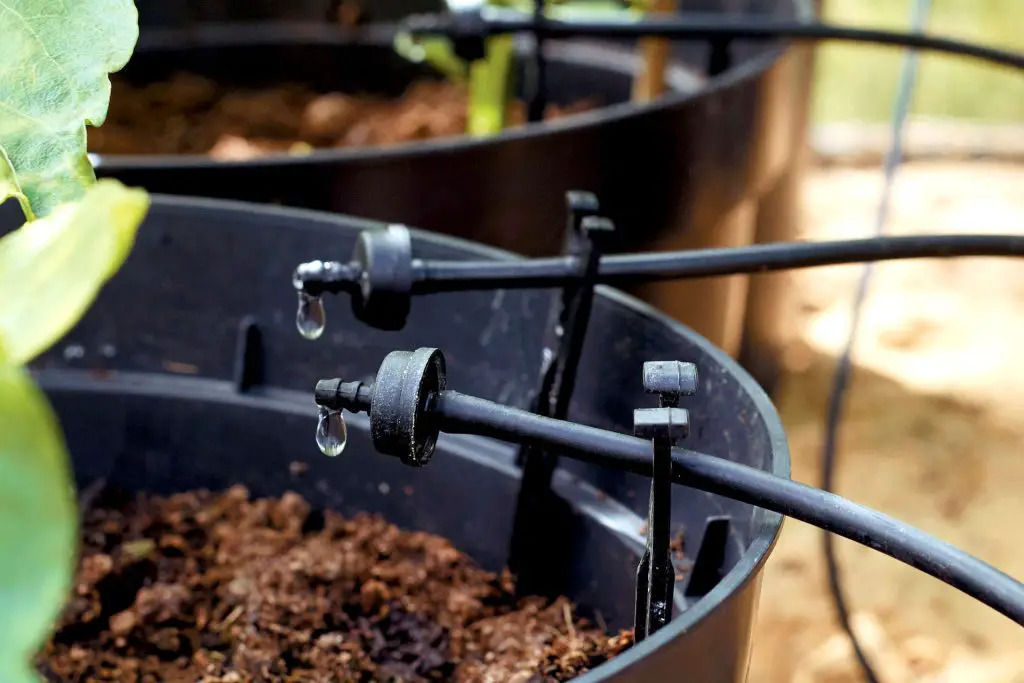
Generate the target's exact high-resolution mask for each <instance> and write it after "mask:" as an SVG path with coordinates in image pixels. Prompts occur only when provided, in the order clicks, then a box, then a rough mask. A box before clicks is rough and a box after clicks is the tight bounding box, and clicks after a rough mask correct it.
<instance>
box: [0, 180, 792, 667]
mask: <svg viewBox="0 0 1024 683" xmlns="http://www.w3.org/2000/svg"><path fill="white" fill-rule="evenodd" d="M3 208H4V211H3V212H0V227H3V228H5V229H10V228H11V227H13V226H14V225H16V224H17V223H16V222H15V220H14V214H15V213H16V207H15V206H14V204H12V203H10V202H9V203H8V204H7V205H5V207H3ZM380 227H381V226H380V225H379V224H376V223H371V222H367V221H363V220H357V219H353V218H348V217H344V216H337V215H330V214H324V213H313V212H305V211H297V210H285V209H279V208H275V207H261V206H255V205H246V204H240V203H234V202H223V201H214V200H198V199H182V198H168V197H156V198H155V200H154V203H153V206H152V209H151V211H150V214H149V216H148V217H147V219H146V221H145V223H144V225H143V226H142V229H141V231H140V233H139V236H138V241H137V244H136V246H135V249H134V251H133V252H132V254H131V256H130V257H129V259H128V261H127V263H126V264H125V266H124V268H123V269H122V270H121V271H120V272H119V273H118V274H117V275H116V276H115V278H114V279H113V280H112V281H111V282H110V283H109V284H108V285H107V287H106V288H105V289H104V290H103V291H102V293H101V295H100V297H99V299H98V301H97V302H96V304H95V305H94V307H93V308H92V309H91V310H90V311H89V312H88V313H87V315H86V316H85V318H84V319H83V320H82V322H81V323H80V324H79V325H78V326H77V327H75V328H74V329H73V330H72V331H71V332H70V333H69V334H68V335H67V336H66V337H65V338H64V339H63V340H62V341H61V342H60V343H59V344H58V345H57V346H56V347H55V348H53V349H52V350H51V351H49V352H48V353H47V354H45V355H44V356H43V357H41V358H40V359H38V361H37V362H36V363H35V364H34V367H35V369H37V370H38V371H39V373H38V377H39V381H40V383H41V384H42V386H43V387H44V388H45V390H46V391H47V393H48V395H49V396H50V398H51V400H52V401H53V404H54V405H55V407H56V409H57V411H58V413H59V416H60V420H61V424H62V425H63V428H64V430H65V433H66V437H67V440H68V444H69V447H70V450H71V452H72V455H73V459H74V465H75V472H76V476H77V479H78V482H79V485H80V486H83V485H87V484H89V483H91V482H94V481H95V480H96V479H97V478H105V479H106V480H107V481H108V482H109V483H110V484H115V485H122V486H126V487H128V488H129V489H135V490H147V491H152V492H158V493H168V492H172V491H183V490H188V489H192V488H197V487H207V488H212V489H223V488H226V487H228V486H230V485H232V484H235V483H241V484H245V485H246V486H248V487H250V489H251V490H252V491H253V492H254V493H255V494H257V495H280V494H281V493H282V492H284V491H285V490H288V489H291V490H295V491H297V492H299V493H301V494H302V495H304V496H306V497H307V498H308V499H309V500H310V501H311V502H312V503H313V504H314V505H317V506H325V507H330V508H333V509H335V510H338V511H340V512H342V513H352V512H355V511H368V512H375V513H382V514H384V515H385V516H386V517H387V518H388V519H389V520H390V521H392V522H394V523H397V524H398V525H400V526H402V527H404V528H408V529H418V530H424V531H429V532H433V533H437V534H440V535H443V536H445V537H447V538H449V539H451V540H452V541H453V542H454V543H455V544H456V545H457V546H458V547H459V548H460V549H462V550H464V551H465V552H467V553H468V554H469V555H471V556H472V557H473V558H475V559H476V560H477V561H478V562H480V563H481V564H482V565H483V566H484V567H486V568H488V569H492V570H498V569H500V568H501V567H502V566H503V565H504V562H505V559H506V551H507V545H508V542H509V535H510V528H511V523H512V515H513V510H514V505H515V498H516V492H517V487H518V481H519V478H518V470H517V468H515V466H514V464H513V463H514V454H515V451H514V450H513V448H512V447H510V446H508V445H505V444H501V443H497V442H493V441H490V440H487V439H482V438H476V437H459V436H452V435H442V436H441V438H440V439H439V442H438V447H437V451H436V452H435V454H434V457H433V459H432V461H431V463H430V464H429V465H427V466H426V467H424V468H421V469H413V468H409V467H406V466H405V465H402V464H401V463H400V462H399V461H398V460H396V459H393V458H389V457H387V456H382V455H378V454H376V453H374V452H373V450H372V447H371V445H370V441H369V437H368V433H367V422H366V420H365V419H361V418H359V417H353V418H352V419H351V421H350V429H349V444H348V448H347V450H346V452H345V453H344V455H343V456H342V457H340V458H334V459H332V458H326V457H324V456H322V455H321V454H320V453H319V451H318V450H317V448H316V445H315V444H314V438H313V435H314V427H315V424H316V413H315V407H314V405H313V398H312V387H313V385H314V383H315V381H316V380H317V379H319V378H322V377H335V376H337V377H345V378H348V379H363V380H364V381H370V380H371V379H372V375H373V373H375V372H376V370H377V368H378V366H379V364H380V362H381V361H382V359H383V358H384V356H385V355H386V354H387V353H388V352H390V351H392V350H395V349H406V350H411V349H415V348H418V347H421V346H431V347H437V348H440V349H441V350H442V351H443V352H444V354H445V356H446V358H447V361H448V386H449V387H450V388H452V389H456V390H458V391H461V392H465V393H469V394H474V395H478V396H481V397H484V398H487V399H491V400H495V401H499V402H502V403H505V404H508V405H512V406H518V407H526V406H527V405H528V402H529V397H530V394H531V392H532V389H533V384H534V381H535V378H536V376H537V368H538V364H539V362H540V355H541V354H540V350H541V339H542V333H543V327H544V324H545V320H546V319H547V309H548V305H549V301H550V295H549V293H548V292H545V291H538V290H529V291H494V292H470V293H450V294H440V295H434V296H429V297H419V298H416V299H414V301H413V308H412V314H411V316H410V319H409V324H408V326H407V328H406V329H405V330H403V331H401V332H392V333H385V332H379V331H375V330H371V329H368V328H365V327H364V326H362V325H361V324H360V323H358V322H357V321H356V320H355V319H354V317H353V316H352V314H351V312H350V308H349V304H348V302H347V301H346V300H344V299H343V298H340V297H339V298H331V299H328V300H327V301H326V304H327V313H328V328H327V331H326V332H325V333H324V335H323V336H322V337H321V338H320V339H319V340H318V341H316V342H311V341H307V340H305V339H302V338H301V337H300V336H299V334H298V333H297V331H296V329H295V321H294V317H295V309H296V298H295V292H294V291H293V289H292V287H291V283H290V281H291V273H292V270H293V269H294V267H295V266H296V265H297V264H298V263H299V262H301V261H306V260H310V259H315V258H347V257H348V255H349V254H350V253H351V249H352V247H353V243H354V240H355V237H356V235H357V234H358V231H359V230H362V229H380ZM414 254H415V256H416V257H422V258H434V259H458V258H477V259H479V258H487V259H509V258H514V257H512V256H510V255H508V254H506V253H502V252H498V251H496V250H493V249H490V248H485V247H482V246H478V245H473V244H470V243H467V242H463V241H460V240H455V239H452V238H447V237H442V236H437V235H430V234H425V233H419V232H417V233H414ZM253 326H254V328H255V329H256V330H258V333H255V332H254V331H253ZM243 329H248V333H247V334H246V335H243V336H244V337H246V338H247V339H248V341H247V343H244V344H243V343H240V342H239V332H240V330H243ZM242 359H246V362H245V363H241V361H242ZM659 359H677V360H684V361H691V362H694V363H696V365H697V367H698V369H699V372H700V374H701V378H702V382H701V390H700V392H699V394H698V395H697V396H695V397H692V398H688V399H684V404H683V407H686V408H687V409H689V411H690V414H691V419H692V424H693V428H692V432H691V435H690V436H689V437H688V439H687V441H686V443H685V445H687V446H688V447H690V448H693V449H697V450H700V451H704V452H707V453H710V454H713V455H717V456H720V457H723V458H728V459H730V460H733V461H736V462H741V463H746V464H748V465H751V466H754V467H757V468H760V469H763V470H765V471H769V472H773V473H775V474H777V475H780V476H788V474H789V459H788V452H787V447H786V441H785V437H784V435H783V431H782V427H781V424H780V422H779V419H778V416H777V415H776V413H775V410H774V408H773V407H772V405H771V403H770V402H769V400H768V399H767V398H766V396H765V395H764V393H763V392H762V391H761V390H760V388H758V386H757V385H756V384H755V383H754V382H753V381H752V380H751V379H750V378H749V377H748V376H747V375H746V374H745V373H744V372H743V371H742V370H741V369H740V368H739V367H738V366H737V365H736V364H735V363H734V362H733V361H731V360H730V359H729V358H728V357H727V356H726V355H725V354H724V353H722V352H721V351H720V350H718V349H716V348H715V347H713V346H712V345H711V344H709V343H708V342H707V341H706V340H704V339H703V338H701V337H699V336H698V335H696V334H695V333H693V332H692V331H691V330H689V329H687V328H686V327H684V326H682V325H680V324H678V323H676V322H674V321H671V320H670V319H668V318H667V317H665V316H664V315H662V314H660V313H658V312H656V311H654V310H653V309H651V308H648V307H647V306H645V305H644V304H641V303H639V302H637V301H636V300H634V299H631V298H629V297H627V296H625V295H622V294H620V293H617V292H615V291H613V290H609V289H604V288H602V289H601V291H600V295H599V296H598V297H597V300H596V303H595V308H594V312H593V318H592V320H591V324H590V328H589V333H588V336H587V340H586V344H585V348H584V352H583V357H582V361H581V366H580V374H579V380H578V385H577V389H576V392H575V397H574V400H573V403H572V407H571V419H573V420H576V421H580V422H583V423H586V424H590V425H594V426H599V427H603V428H608V429H614V430H617V431H622V432H630V431H631V427H632V410H633V409H634V408H637V407H644V406H650V405H652V398H651V397H650V396H648V395H645V394H644V392H643V389H642V386H641V368H642V364H643V362H644V361H647V360H659ZM240 364H241V365H244V366H245V367H247V368H248V370H247V372H246V373H244V376H245V381H244V382H239V381H238V378H239V374H238V372H239V366H240ZM294 461H301V462H304V463H307V464H308V470H307V471H306V472H305V473H304V474H301V475H298V474H296V473H295V471H294V468H292V467H290V464H291V463H292V462H294ZM563 465H564V467H563V468H562V469H560V470H559V472H558V474H557V476H556V489H557V492H558V493H559V494H560V496H561V498H562V499H563V500H564V506H563V507H562V508H561V509H560V511H559V512H558V515H557V518H556V517H552V518H551V520H550V522H551V524H552V526H553V527H555V528H557V529H559V530H560V532H561V533H564V534H565V536H564V547H565V552H564V553H563V554H562V555H561V556H559V557H554V558H552V559H551V565H550V572H551V574H552V577H553V579H554V581H555V583H556V586H555V589H556V590H557V591H559V592H561V593H562V594H565V595H567V596H569V597H570V598H571V599H573V600H574V601H576V602H578V603H579V604H580V605H581V606H582V608H583V611H584V613H587V612H589V613H591V614H593V613H595V612H599V613H600V614H601V616H602V617H603V618H604V619H605V620H606V622H607V623H608V625H609V626H610V627H613V628H615V627H626V628H628V627H630V626H631V625H632V614H633V597H634V576H635V572H636V565H637V561H638V559H639V555H640V552H641V550H642V546H643V537H642V536H641V528H642V525H643V522H644V519H643V516H645V515H646V509H647V496H648V488H649V487H648V481H647V480H645V479H644V478H642V477H638V476H635V475H629V474H625V473H622V472H619V471H612V470H605V469H601V468H596V467H593V466H587V465H581V464H579V463H575V462H568V461H565V462H563ZM672 519H673V524H674V527H675V529H676V530H679V531H682V532H683V535H684V539H685V545H684V549H685V554H686V557H687V560H686V561H685V562H682V563H681V564H680V565H679V570H680V572H681V573H682V574H683V575H684V576H685V577H686V578H684V579H683V580H681V581H680V582H678V584H677V593H676V607H677V615H676V617H675V619H674V620H673V621H672V622H671V623H670V624H669V625H668V626H667V627H665V628H664V629H662V630H661V631H659V632H658V633H657V634H655V635H654V636H653V637H651V638H649V639H648V640H646V641H644V642H643V643H641V644H640V645H638V646H636V647H635V648H633V649H632V650H630V651H628V652H627V653H625V654H624V655H622V656H620V657H619V658H617V659H615V660H613V661H612V662H610V663H608V664H605V665H602V666H600V667H599V668H597V669H595V670H594V671H592V672H590V673H588V674H586V675H585V676H584V677H583V678H581V679H579V680H581V681H597V680H614V681H638V682H639V681H655V680H670V679H674V678H676V677H677V676H678V673H679V672H680V671H682V670H685V671H687V675H688V676H689V677H691V679H692V680H696V681H701V682H702V683H718V682H722V683H739V682H740V681H743V680H744V678H745V674H746V667H747V661H748V653H749V646H750V642H749V639H750V633H751V627H752V624H753V619H754V615H755V610H756V603H757V596H758V589H759V584H760V573H761V569H762V567H763V563H764V561H765V559H766V557H767V554H768V552H769V550H770V549H771V547H772V544H773V543H774V541H775V538H776V535H777V533H778V530H779V527H780V523H781V518H780V517H779V516H778V515H775V514H773V513H769V512H766V511H763V510H759V509H756V508H752V507H750V506H747V505H743V504H739V503H735V502H733V501H731V500H728V499H725V498H721V497H717V496H712V495H709V494H705V493H703V492H699V491H695V490H690V489H687V488H682V487H676V488H675V490H674V495H673V512H672ZM709 520H710V523H711V524H713V525H717V529H718V531H725V532H727V533H725V535H724V537H723V538H719V539H718V541H722V542H713V541H712V540H708V539H710V538H711V537H712V536H715V534H710V535H706V534H705V528H706V524H708V523H709ZM706 540H707V543H705V541H706ZM702 544H703V545H702ZM694 562H696V567H695V568H690V567H689V566H688V565H689V564H691V563H694ZM698 574H699V575H700V576H701V577H702V578H701V579H700V580H699V581H698V580H696V579H691V577H693V576H697V575H698Z"/></svg>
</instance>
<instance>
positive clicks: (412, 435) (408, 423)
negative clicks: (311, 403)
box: [314, 348, 447, 467]
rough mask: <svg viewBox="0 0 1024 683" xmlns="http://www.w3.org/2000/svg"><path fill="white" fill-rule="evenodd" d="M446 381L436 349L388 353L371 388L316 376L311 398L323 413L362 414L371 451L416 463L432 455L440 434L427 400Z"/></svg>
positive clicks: (420, 464)
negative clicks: (367, 423)
mask: <svg viewBox="0 0 1024 683" xmlns="http://www.w3.org/2000/svg"><path fill="white" fill-rule="evenodd" d="M446 383H447V378H446V374H445V361H444V355H443V354H442V353H441V351H440V350H438V349H432V348H421V349H417V350H415V351H392V352H391V353H389V354H388V355H387V356H385V357H384V361H383V362H382V363H381V365H380V370H378V371H377V377H376V379H375V381H374V383H373V386H372V387H368V386H367V385H365V384H363V383H362V382H345V381H342V380H340V379H322V380H320V381H319V382H317V383H316V389H315V390H314V400H315V401H316V404H317V405H318V406H320V407H321V408H324V409H326V410H329V411H341V410H348V411H350V412H354V413H358V412H362V411H366V412H368V413H369V414H370V438H371V439H372V440H373V447H374V449H376V450H377V452H379V453H383V454H384V455H392V456H395V457H397V458H400V459H401V460H402V462H404V463H405V464H406V465H411V466H414V467H422V466H423V465H426V464H427V463H428V462H429V461H430V457H431V456H432V455H433V454H434V446H435V445H436V444H437V435H438V434H439V433H440V428H439V427H438V425H437V423H436V421H435V420H434V419H433V418H432V416H431V414H430V402H431V401H432V400H434V398H435V397H436V395H437V394H438V393H439V392H441V391H444V388H445V385H446Z"/></svg>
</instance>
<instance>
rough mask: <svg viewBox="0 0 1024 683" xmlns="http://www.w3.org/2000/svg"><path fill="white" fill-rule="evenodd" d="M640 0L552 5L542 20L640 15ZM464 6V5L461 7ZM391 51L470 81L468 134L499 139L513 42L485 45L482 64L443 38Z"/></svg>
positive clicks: (529, 4)
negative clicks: (468, 60)
mask: <svg viewBox="0 0 1024 683" xmlns="http://www.w3.org/2000/svg"><path fill="white" fill-rule="evenodd" d="M643 2H644V0H632V3H631V2H623V1H622V0H568V1H564V0H554V1H552V2H549V4H548V5H547V8H546V16H547V17H549V18H551V19H557V20H561V21H572V20H574V19H577V20H579V19H591V20H593V19H601V18H609V19H612V18H615V19H620V18H622V17H638V16H640V14H639V11H638V9H635V8H633V7H631V6H630V5H631V4H632V5H635V6H636V7H639V6H640V5H642V3H643ZM460 4H464V3H460ZM480 4H481V5H490V6H492V7H501V8H505V9H512V10H517V11H521V12H527V13H528V12H532V11H533V0H487V1H484V0H481V2H480ZM395 50H396V51H397V52H398V53H399V54H400V55H402V56H403V57H405V58H406V59H408V60H410V61H413V62H423V63H425V64H428V65H430V66H431V67H432V68H434V69H435V70H436V71H438V72H439V73H442V74H444V76H445V77H446V78H448V79H449V80H451V81H453V82H455V83H465V82H466V81H467V79H468V82H469V111H468V112H467V130H466V132H467V133H468V134H469V135H472V136H475V137H486V136H490V135H497V134H498V133H500V132H501V131H502V130H503V129H504V128H505V115H506V113H507V112H508V104H509V96H510V94H511V91H512V89H511V86H512V83H511V79H512V68H513V66H514V65H515V42H514V38H513V37H512V36H510V35H505V36H494V37H492V38H488V39H487V41H486V46H485V51H486V54H485V56H484V58H483V59H481V60H479V61H476V62H474V63H473V64H467V63H466V62H465V61H464V60H462V59H461V58H460V57H459V56H458V55H456V54H455V51H454V49H452V45H451V42H450V41H449V40H448V39H447V38H424V39H421V40H414V39H413V38H412V37H411V36H409V35H407V34H403V35H399V36H398V37H397V38H396V40H395Z"/></svg>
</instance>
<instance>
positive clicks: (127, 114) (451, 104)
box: [88, 73, 597, 160]
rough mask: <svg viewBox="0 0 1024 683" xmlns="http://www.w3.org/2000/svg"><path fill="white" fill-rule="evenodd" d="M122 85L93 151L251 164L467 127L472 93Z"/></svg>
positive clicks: (92, 138)
mask: <svg viewBox="0 0 1024 683" xmlns="http://www.w3.org/2000/svg"><path fill="white" fill-rule="evenodd" d="M112 84H113V89H112V93H111V98H110V108H109V112H108V115H107V119H106V122H105V123H104V124H103V126H101V127H100V128H94V129H89V138H88V140H89V151H90V152H94V153H98V154H209V155H210V156H212V157H214V158H215V159H220V160H244V159H251V158H254V157H258V156H263V155H266V154H280V153H293V154H304V153H308V152H309V151H310V150H312V149H316V148H326V147H364V146H381V145H393V144H397V143H401V142H410V141H414V140H427V139H433V138H443V137H452V136H458V135H462V134H464V133H465V130H466V107H467V95H466V90H465V88H464V87H462V86H459V85H456V84H453V83H448V82H436V81H427V80H424V81H420V82H417V83H413V84H412V85H410V86H409V88H408V89H407V90H406V92H405V93H404V94H403V95H402V96H401V97H399V98H397V99H383V98H379V97H372V96H369V95H347V94H343V93H327V94H323V93H318V92H315V91H313V90H310V89H309V88H307V87H305V86H300V85H281V86H279V87H274V88H267V89H262V90H238V89H232V88H227V87H224V86H222V85H219V84H217V83H215V82H213V81H211V80H208V79H206V78H202V77H200V76H196V75H193V74H185V73H182V74H178V75H176V76H174V77H173V78H171V79H170V80H167V81H162V82H157V83H152V84H149V85H146V86H139V87H137V86H132V85H130V84H128V83H127V82H125V81H123V80H121V79H118V78H116V77H115V78H114V79H112ZM596 106H597V103H596V102H591V101H584V102H578V103H576V104H573V105H572V106H569V107H558V106H555V105H552V106H549V107H548V110H547V118H548V119H555V118H559V117H562V116H566V115H568V114H573V113H578V112H581V111H586V110H588V109H593V108H595V107H596ZM525 119H526V116H525V105H524V104H523V103H522V102H514V103H512V104H511V105H510V110H509V113H508V121H509V123H510V125H511V126H517V125H522V124H523V123H524V122H525Z"/></svg>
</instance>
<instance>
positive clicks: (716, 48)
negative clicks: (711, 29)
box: [708, 38, 732, 78]
mask: <svg viewBox="0 0 1024 683" xmlns="http://www.w3.org/2000/svg"><path fill="white" fill-rule="evenodd" d="M731 66H732V40H731V39H729V38H715V39H714V40H712V41H711V50H710V53H709V54H708V76H709V77H710V78H714V77H715V76H718V75H719V74H721V73H724V72H725V71H728V70H729V68H730V67H731Z"/></svg>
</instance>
